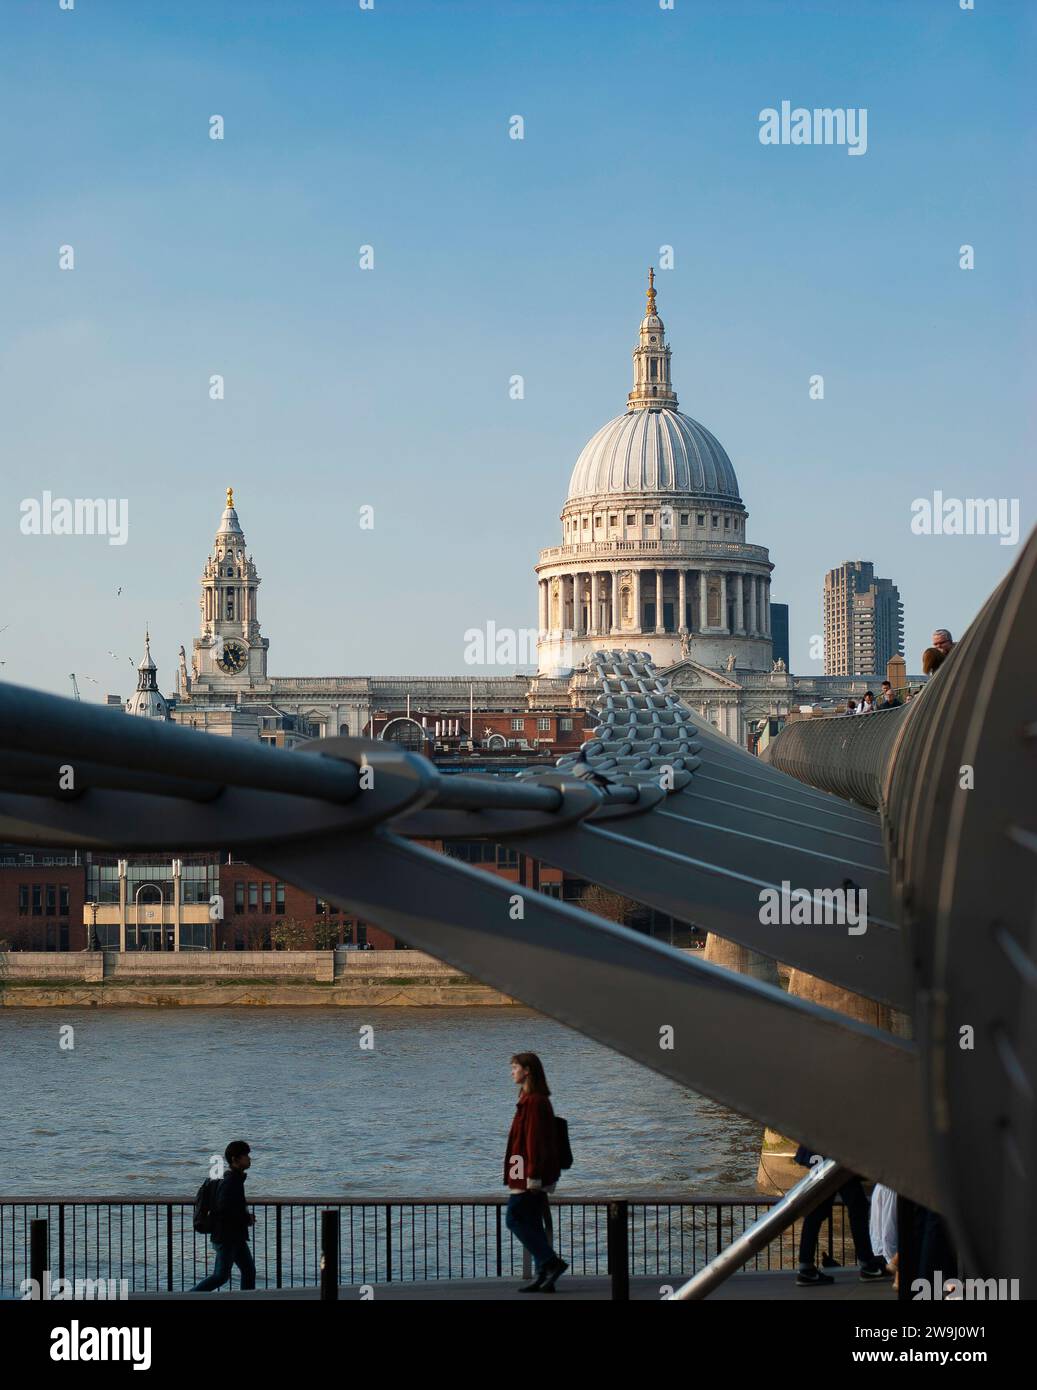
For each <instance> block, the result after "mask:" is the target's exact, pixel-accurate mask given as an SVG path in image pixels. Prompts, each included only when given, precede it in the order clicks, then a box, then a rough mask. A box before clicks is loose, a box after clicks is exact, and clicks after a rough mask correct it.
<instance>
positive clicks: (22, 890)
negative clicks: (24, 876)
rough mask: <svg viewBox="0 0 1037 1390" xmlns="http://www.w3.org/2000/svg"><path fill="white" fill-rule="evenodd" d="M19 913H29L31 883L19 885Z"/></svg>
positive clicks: (20, 915) (23, 915)
mask: <svg viewBox="0 0 1037 1390" xmlns="http://www.w3.org/2000/svg"><path fill="white" fill-rule="evenodd" d="M18 915H19V917H28V915H29V885H28V884H27V883H19V885H18Z"/></svg>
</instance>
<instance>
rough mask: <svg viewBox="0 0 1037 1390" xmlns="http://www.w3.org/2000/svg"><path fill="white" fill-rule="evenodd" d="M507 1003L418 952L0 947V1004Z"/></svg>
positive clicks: (509, 1001)
mask: <svg viewBox="0 0 1037 1390" xmlns="http://www.w3.org/2000/svg"><path fill="white" fill-rule="evenodd" d="M517 1002H518V1001H516V1000H514V999H511V998H509V996H508V995H506V994H502V993H501V992H500V990H496V989H492V988H490V987H488V986H486V985H482V984H479V983H478V981H476V980H472V979H470V978H469V977H468V976H466V975H464V974H462V973H461V972H460V971H458V970H455V969H454V968H453V966H450V965H445V964H444V963H443V962H442V961H439V960H436V959H434V958H433V957H432V956H428V955H426V954H425V953H424V952H422V951H179V952H174V951H168V952H165V951H160V952H156V953H154V954H145V953H142V952H127V953H126V954H124V955H120V954H119V953H117V952H112V951H77V952H67V951H10V952H0V1007H2V1008H8V1009H10V1008H23V1009H26V1008H66V1009H67V1008H113V1007H114V1008H118V1007H122V1008H149V1007H153V1008H184V1007H190V1006H192V1005H194V1006H204V1007H207V1008H212V1007H214V1006H220V1005H227V1006H245V1007H254V1008H262V1007H268V1008H275V1007H279V1008H283V1007H286V1006H298V1007H320V1008H328V1007H347V1008H348V1007H364V1008H371V1007H377V1006H392V1007H395V1008H398V1007H400V1006H404V1005H416V1006H422V1005H424V1006H433V1005H435V1006H442V1005H463V1006H465V1007H469V1008H470V1007H473V1006H478V1005H508V1004H512V1005H513V1004H516V1003H517Z"/></svg>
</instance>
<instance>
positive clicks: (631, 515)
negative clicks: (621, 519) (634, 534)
mask: <svg viewBox="0 0 1037 1390" xmlns="http://www.w3.org/2000/svg"><path fill="white" fill-rule="evenodd" d="M635 520H636V518H635V516H634V513H633V512H627V525H628V526H633V524H634V522H635Z"/></svg>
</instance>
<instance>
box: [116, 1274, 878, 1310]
mask: <svg viewBox="0 0 1037 1390" xmlns="http://www.w3.org/2000/svg"><path fill="white" fill-rule="evenodd" d="M828 1272H829V1273H830V1274H833V1275H834V1276H835V1283H834V1284H831V1285H828V1286H826V1287H824V1288H814V1289H801V1288H798V1287H797V1285H796V1276H795V1274H794V1272H793V1271H791V1270H781V1271H777V1270H775V1271H771V1270H761V1271H758V1272H757V1271H750V1272H748V1273H745V1274H736V1275H734V1276H733V1278H731V1279H728V1281H727V1282H726V1283H725V1284H721V1286H720V1287H719V1288H718V1289H716V1290H715V1292H714V1293H712V1294H711V1295H710V1299H711V1301H718V1300H722V1301H729V1300H745V1299H752V1300H758V1299H763V1300H766V1301H768V1302H769V1301H772V1300H780V1301H788V1300H795V1301H797V1302H798V1301H799V1300H803V1301H805V1302H808V1303H810V1302H813V1303H830V1302H833V1301H838V1302H848V1301H853V1302H859V1301H862V1300H863V1301H869V1302H870V1301H872V1300H877V1301H883V1302H893V1301H895V1298H896V1295H895V1294H894V1293H893V1289H892V1286H891V1283H890V1281H889V1280H888V1279H887V1280H880V1281H879V1282H877V1283H862V1282H861V1281H860V1280H859V1279H858V1277H857V1271H856V1270H855V1269H834V1270H829V1271H828ZM519 1283H520V1280H518V1279H432V1280H428V1281H424V1282H423V1281H420V1280H410V1281H407V1282H397V1281H393V1282H392V1283H390V1284H372V1285H370V1287H371V1288H372V1289H373V1290H374V1301H375V1302H385V1301H386V1300H389V1301H391V1302H397V1303H415V1302H426V1301H427V1302H449V1301H451V1300H465V1301H473V1300H474V1301H476V1302H502V1301H503V1302H511V1301H517V1302H522V1303H530V1302H535V1301H537V1300H539V1301H540V1302H541V1303H543V1302H550V1301H554V1302H556V1303H557V1302H560V1301H564V1300H566V1299H568V1300H569V1301H570V1302H586V1301H588V1300H595V1299H598V1300H606V1299H608V1298H609V1297H610V1294H611V1285H610V1281H609V1280H608V1279H594V1278H588V1277H583V1276H576V1277H574V1278H571V1279H570V1278H569V1276H568V1275H563V1276H562V1278H561V1280H560V1281H559V1283H558V1287H557V1290H556V1292H555V1293H554V1294H553V1295H551V1296H550V1297H548V1296H547V1295H543V1294H520V1293H519V1292H518V1286H519ZM661 1287H662V1285H661V1282H660V1280H659V1279H656V1278H644V1277H642V1276H638V1277H637V1278H634V1279H631V1281H630V1297H631V1299H633V1300H637V1301H640V1302H646V1301H654V1302H658V1301H659V1298H660V1288H661ZM318 1292H319V1291H318V1290H317V1289H316V1288H300V1289H256V1290H253V1291H251V1292H248V1293H244V1292H242V1290H240V1289H235V1290H233V1291H232V1292H228V1291H226V1290H224V1291H221V1292H220V1295H219V1296H220V1297H221V1298H227V1299H233V1300H234V1301H236V1302H244V1303H251V1302H255V1301H262V1300H269V1301H275V1300H276V1301H281V1300H282V1299H287V1300H292V1301H316V1300H317V1297H318ZM130 1297H131V1298H132V1299H137V1300H140V1301H146V1300H161V1301H163V1302H168V1301H180V1300H183V1299H190V1300H193V1299H195V1298H198V1299H201V1298H202V1297H203V1295H200V1294H190V1293H148V1294H143V1293H138V1294H131V1295H130ZM339 1298H340V1300H341V1301H342V1302H343V1303H346V1302H351V1301H352V1302H355V1301H357V1300H358V1298H359V1288H358V1287H357V1286H356V1285H350V1286H347V1285H343V1286H342V1287H341V1288H340V1289H339Z"/></svg>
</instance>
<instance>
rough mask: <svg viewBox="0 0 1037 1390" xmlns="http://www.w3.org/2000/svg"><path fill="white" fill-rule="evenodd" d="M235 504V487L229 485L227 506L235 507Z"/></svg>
mask: <svg viewBox="0 0 1037 1390" xmlns="http://www.w3.org/2000/svg"><path fill="white" fill-rule="evenodd" d="M233 505H234V489H233V488H232V487H229V488H228V489H227V506H228V507H233Z"/></svg>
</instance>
